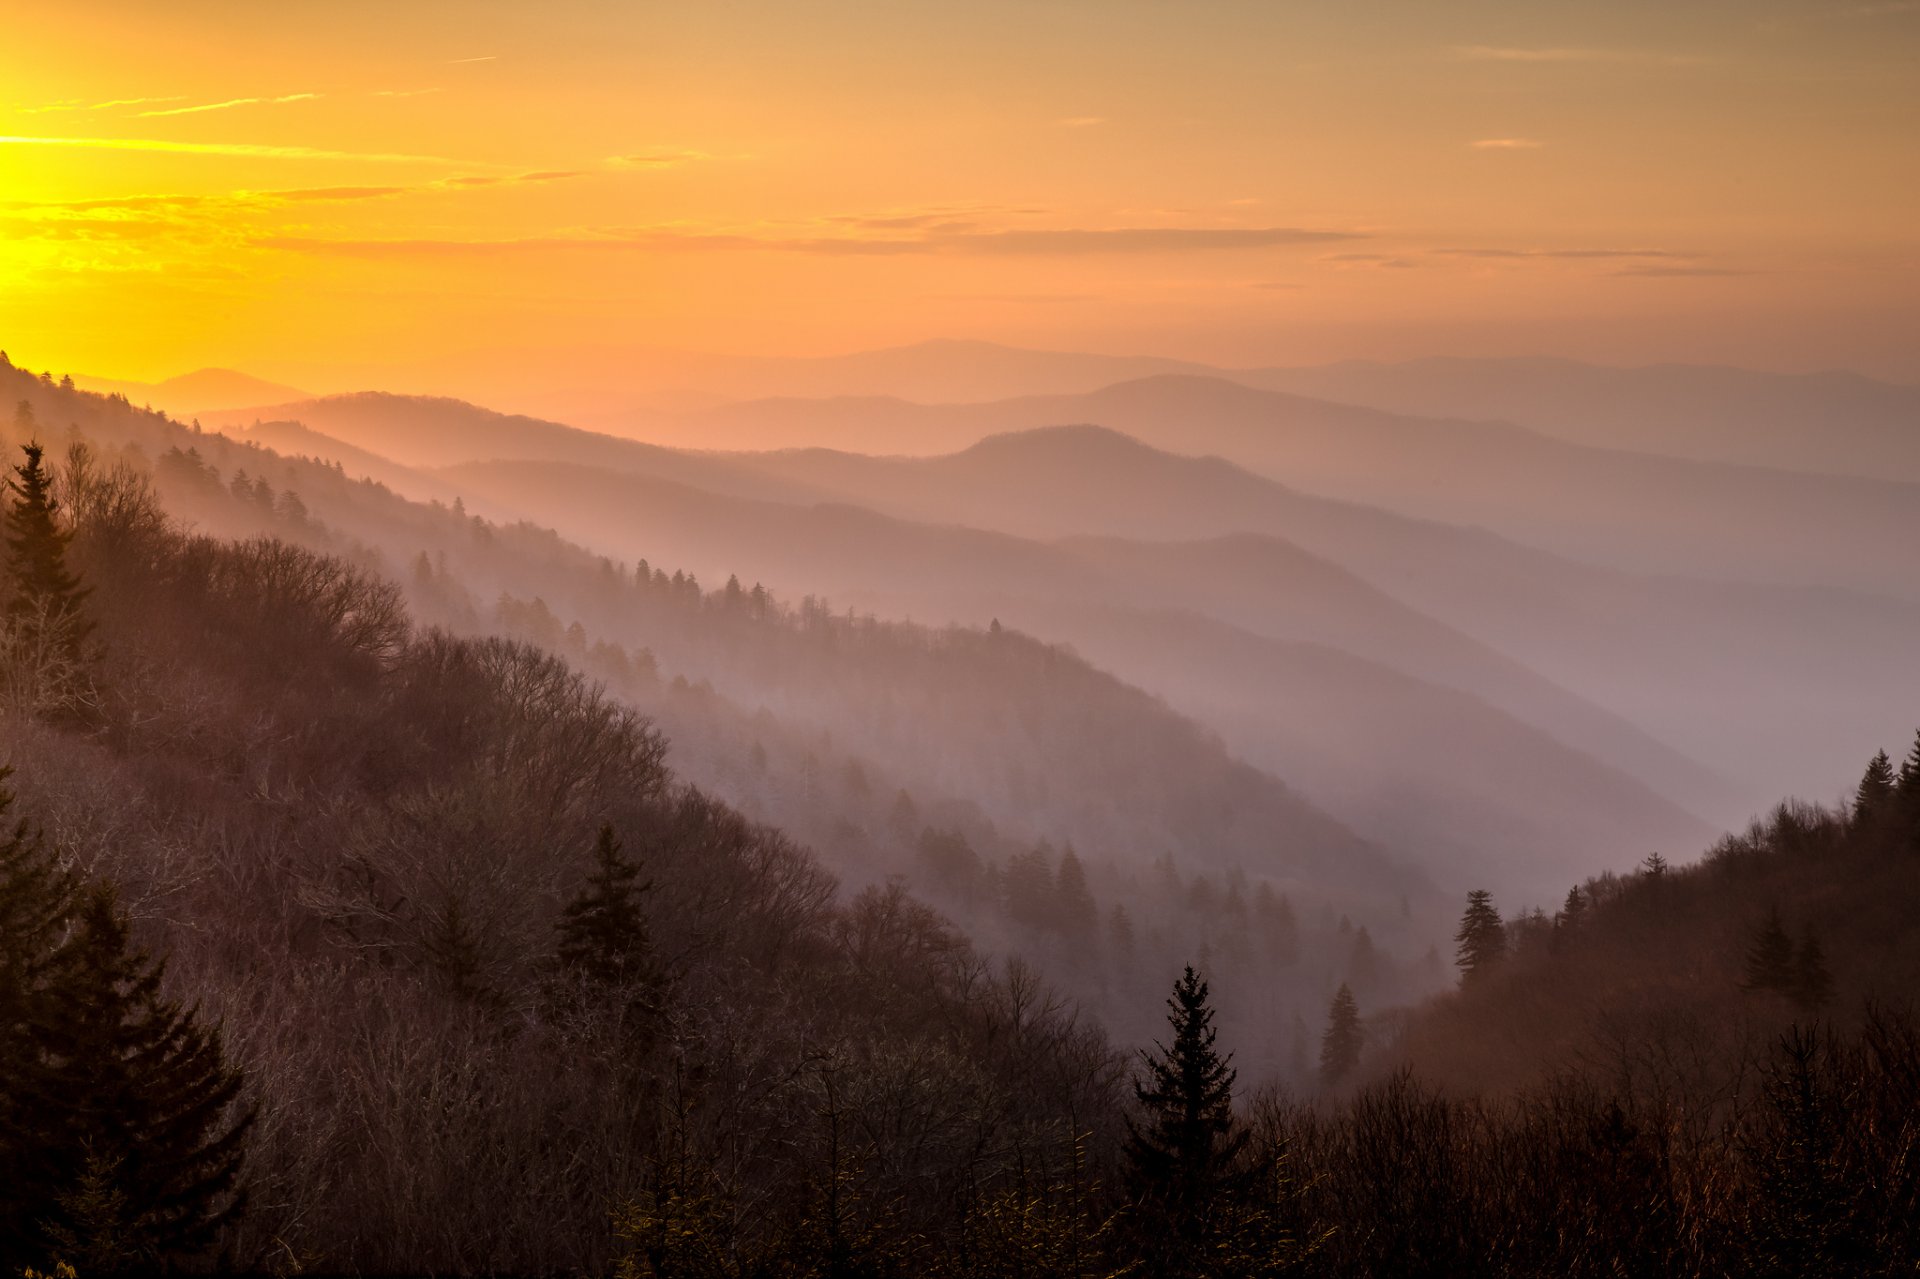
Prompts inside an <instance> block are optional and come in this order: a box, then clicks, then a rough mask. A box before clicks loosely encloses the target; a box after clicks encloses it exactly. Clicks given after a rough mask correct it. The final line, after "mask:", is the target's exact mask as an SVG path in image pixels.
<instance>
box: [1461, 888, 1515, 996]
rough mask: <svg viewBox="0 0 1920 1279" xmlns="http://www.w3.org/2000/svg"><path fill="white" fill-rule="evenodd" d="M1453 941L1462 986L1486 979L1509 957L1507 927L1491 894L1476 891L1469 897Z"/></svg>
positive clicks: (1479, 890)
mask: <svg viewBox="0 0 1920 1279" xmlns="http://www.w3.org/2000/svg"><path fill="white" fill-rule="evenodd" d="M1453 940H1454V941H1455V942H1456V943H1457V945H1458V949H1457V950H1455V952H1454V963H1456V964H1458V965H1459V966H1460V980H1461V982H1462V983H1463V984H1464V983H1466V982H1469V981H1472V980H1473V979H1474V978H1476V977H1480V976H1483V975H1485V973H1486V971H1487V969H1489V968H1491V967H1492V966H1493V965H1494V964H1495V963H1498V962H1499V960H1500V957H1501V956H1503V955H1505V954H1506V953H1507V926H1506V925H1505V924H1504V923H1502V922H1501V920H1500V912H1499V911H1498V910H1496V909H1494V905H1493V894H1492V893H1490V892H1488V891H1487V890H1486V889H1484V888H1476V889H1474V890H1473V891H1472V892H1470V893H1468V894H1467V909H1466V911H1465V913H1464V914H1462V915H1461V916H1460V931H1459V932H1457V933H1455V934H1454V935H1453Z"/></svg>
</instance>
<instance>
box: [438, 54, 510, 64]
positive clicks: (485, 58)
mask: <svg viewBox="0 0 1920 1279" xmlns="http://www.w3.org/2000/svg"><path fill="white" fill-rule="evenodd" d="M499 60H500V55H499V54H497V53H487V54H482V55H481V56H480V57H477V58H449V59H447V65H448V66H450V67H457V66H462V65H464V64H466V63H469V62H498V61H499Z"/></svg>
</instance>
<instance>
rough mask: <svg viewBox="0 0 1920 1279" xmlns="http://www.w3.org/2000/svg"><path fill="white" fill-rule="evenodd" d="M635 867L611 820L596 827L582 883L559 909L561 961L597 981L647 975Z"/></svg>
mask: <svg viewBox="0 0 1920 1279" xmlns="http://www.w3.org/2000/svg"><path fill="white" fill-rule="evenodd" d="M639 880H640V867H639V866H638V865H636V864H635V863H633V862H630V861H628V860H627V859H626V858H624V857H622V856H621V855H620V841H619V840H618V839H617V838H615V837H614V833H613V827H612V825H611V824H607V825H602V826H601V827H600V835H599V838H598V839H597V840H596V841H595V842H594V847H593V869H592V870H591V871H589V872H588V874H587V883H586V887H585V888H584V889H583V890H582V891H581V892H580V894H579V896H577V897H575V898H574V899H573V900H572V901H570V902H568V903H567V906H566V909H565V910H564V911H562V912H561V915H560V923H559V925H558V927H559V930H560V948H559V958H560V967H561V968H562V969H563V970H564V971H566V972H568V973H571V974H573V975H575V976H577V977H580V978H583V979H585V980H586V981H588V982H590V983H593V984H595V985H600V986H612V985H617V984H621V983H625V982H636V981H645V980H647V979H648V978H649V977H650V975H651V974H650V968H651V961H652V957H653V941H652V938H651V937H650V935H649V933H648V929H647V918H646V914H645V912H644V911H643V910H642V909H641V898H642V897H643V896H644V895H645V894H646V893H648V892H651V891H652V889H653V884H652V883H651V882H648V883H644V884H643V883H640V882H639Z"/></svg>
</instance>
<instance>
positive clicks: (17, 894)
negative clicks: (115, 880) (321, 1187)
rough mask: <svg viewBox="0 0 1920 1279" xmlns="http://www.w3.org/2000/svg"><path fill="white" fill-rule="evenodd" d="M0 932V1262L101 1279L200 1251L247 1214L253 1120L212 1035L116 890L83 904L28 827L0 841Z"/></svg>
mask: <svg viewBox="0 0 1920 1279" xmlns="http://www.w3.org/2000/svg"><path fill="white" fill-rule="evenodd" d="M11 799H12V797H11V795H10V794H9V793H8V792H7V791H6V790H5V789H4V787H0V814H4V812H5V810H6V808H7V807H8V806H9V805H10V804H11ZM0 923H4V924H5V926H6V927H5V929H4V931H0V1018H4V1023H3V1024H0V1034H4V1036H5V1043H4V1045H0V1055H3V1056H0V1064H4V1066H5V1069H6V1072H7V1074H6V1078H5V1080H4V1087H0V1161H3V1162H4V1167H5V1170H6V1174H7V1175H6V1176H5V1177H4V1178H0V1184H3V1185H5V1186H6V1187H7V1189H6V1191H5V1192H0V1214H4V1215H0V1255H4V1258H5V1260H6V1261H7V1263H8V1264H9V1265H16V1264H17V1265H36V1266H39V1267H40V1268H42V1269H46V1268H50V1267H51V1263H52V1262H53V1261H54V1260H55V1259H58V1260H62V1261H66V1262H69V1263H71V1264H73V1265H75V1266H77V1267H78V1268H79V1270H80V1272H81V1273H83V1274H110V1273H114V1272H118V1271H127V1270H136V1269H150V1268H153V1267H156V1266H161V1265H165V1264H167V1263H170V1262H172V1261H175V1260H181V1259H186V1258H190V1257H192V1256H194V1255H196V1254H199V1253H201V1252H203V1251H205V1250H206V1249H207V1248H208V1247H210V1246H211V1245H212V1243H213V1242H214V1237H215V1235H216V1234H217V1233H218V1231H219V1230H220V1228H221V1227H222V1226H223V1225H224V1224H226V1222H228V1221H229V1220H230V1219H232V1217H233V1216H234V1215H235V1214H237V1213H238V1212H239V1211H240V1208H241V1196H240V1195H239V1194H238V1193H237V1182H238V1178H239V1175H240V1166H241V1159H242V1155H243V1147H244V1143H245V1140H246V1135H247V1131H248V1129H249V1127H250V1126H251V1124H252V1116H251V1114H248V1113H238V1110H237V1101H238V1098H239V1095H240V1091H241V1086H242V1080H241V1077H240V1075H239V1073H238V1072H237V1071H236V1070H234V1069H233V1068H232V1067H230V1066H229V1065H228V1064H227V1062H226V1060H225V1057H224V1054H223V1053H222V1050H221V1044H220V1036H219V1033H218V1032H217V1031H216V1030H213V1029H210V1028H208V1027H205V1026H203V1025H201V1023H200V1020H199V1017H198V1015H197V1013H196V1012H195V1011H194V1010H192V1009H188V1008H183V1007H182V1006H181V1005H180V1004H178V1003H177V1002H175V1001H173V1000H170V999H168V998H167V997H166V996H165V995H164V994H162V990H161V987H162V982H163V978H164V974H165V965H164V964H163V963H162V962H160V961H159V960H156V959H154V958H153V957H152V956H150V955H149V954H148V953H147V952H146V951H144V950H142V949H140V948H139V947H138V946H136V945H135V944H134V942H133V939H132V937H131V934H130V932H129V927H128V923H127V919H126V916H125V915H124V914H123V913H122V912H121V910H120V908H119V906H118V905H117V904H116V902H115V900H114V897H113V893H112V891H111V890H110V889H108V888H106V887H104V886H94V887H92V888H90V889H88V890H86V891H84V892H76V891H75V890H74V888H73V887H72V885H71V883H70V881H69V880H68V878H67V877H66V876H65V875H64V874H63V873H62V872H61V871H60V870H59V869H58V868H57V867H56V866H54V864H53V863H52V861H51V859H50V857H49V856H48V854H47V853H46V851H45V850H44V848H42V846H41V845H40V842H39V840H38V839H37V838H35V837H30V836H29V835H28V834H27V833H26V831H25V830H24V829H23V828H16V829H15V831H14V832H13V834H12V835H11V836H9V837H8V838H7V840H6V842H5V843H0Z"/></svg>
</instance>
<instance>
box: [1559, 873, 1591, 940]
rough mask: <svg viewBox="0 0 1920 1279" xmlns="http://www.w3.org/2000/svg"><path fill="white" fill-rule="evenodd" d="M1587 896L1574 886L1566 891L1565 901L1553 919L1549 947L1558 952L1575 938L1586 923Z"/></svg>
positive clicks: (1577, 886) (1578, 886)
mask: <svg viewBox="0 0 1920 1279" xmlns="http://www.w3.org/2000/svg"><path fill="white" fill-rule="evenodd" d="M1587 910H1588V904H1587V895H1586V893H1585V892H1583V891H1582V890H1581V888H1580V885H1578V884H1575V885H1574V886H1573V887H1572V888H1569V889H1568V890H1567V900H1566V901H1565V902H1564V903H1562V905H1561V907H1560V912H1559V914H1557V915H1555V916H1554V917H1553V937H1552V940H1551V943H1550V944H1551V945H1552V947H1553V949H1554V950H1556V951H1558V950H1559V949H1560V948H1561V947H1563V946H1565V945H1566V944H1567V942H1568V941H1569V940H1571V939H1572V938H1573V937H1575V936H1577V935H1578V934H1579V932H1580V929H1581V928H1582V926H1584V925H1585V924H1586V922H1587Z"/></svg>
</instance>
